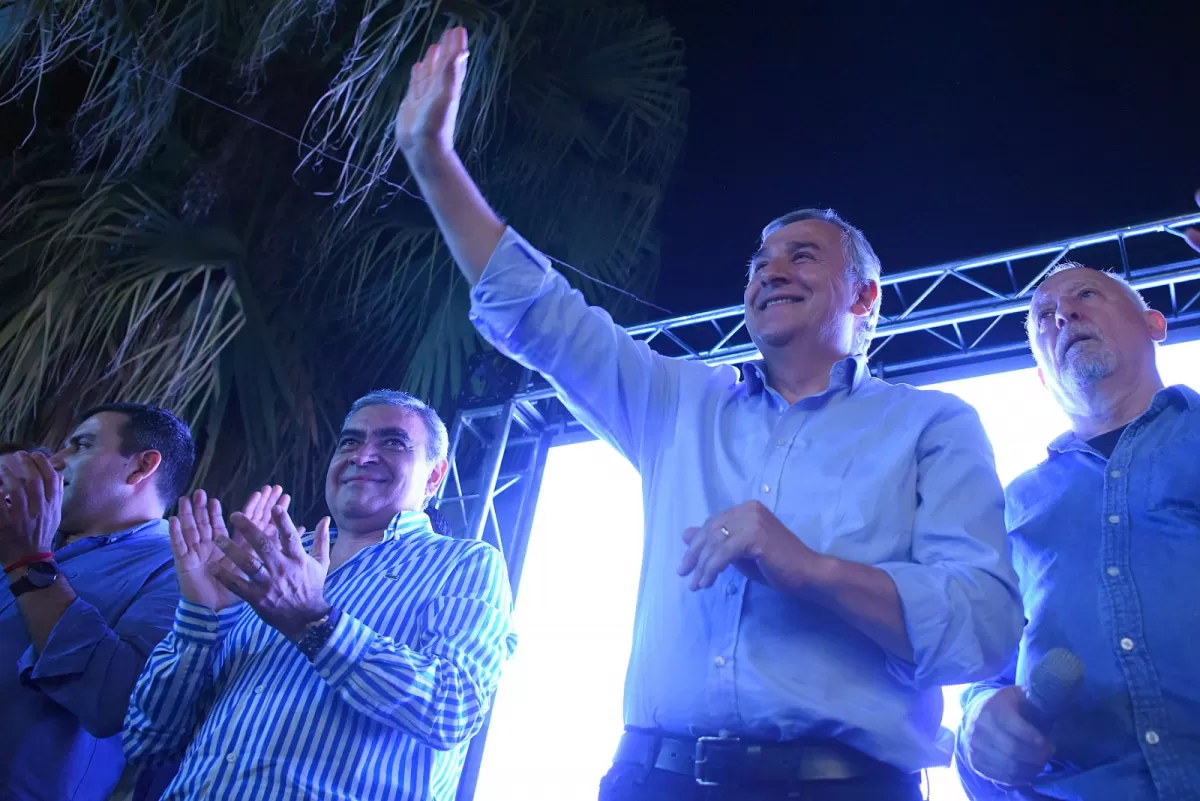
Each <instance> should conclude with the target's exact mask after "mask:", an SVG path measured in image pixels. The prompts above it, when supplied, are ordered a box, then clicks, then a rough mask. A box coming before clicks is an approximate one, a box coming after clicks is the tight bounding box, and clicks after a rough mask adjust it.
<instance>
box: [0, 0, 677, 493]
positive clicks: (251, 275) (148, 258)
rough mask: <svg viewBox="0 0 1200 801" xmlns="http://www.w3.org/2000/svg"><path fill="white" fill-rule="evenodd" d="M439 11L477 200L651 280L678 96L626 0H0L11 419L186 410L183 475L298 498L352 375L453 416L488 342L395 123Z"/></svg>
mask: <svg viewBox="0 0 1200 801" xmlns="http://www.w3.org/2000/svg"><path fill="white" fill-rule="evenodd" d="M449 24H464V25H466V26H467V28H468V29H469V30H470V32H471V41H472V44H471V50H472V58H471V73H470V75H469V76H468V79H467V83H468V85H467V88H466V97H465V99H464V104H463V112H462V114H463V118H464V122H463V124H462V125H460V128H461V129H462V133H461V140H460V142H459V149H460V151H461V152H462V153H463V154H464V157H465V158H466V160H467V161H468V164H469V167H470V168H471V170H472V172H473V173H474V174H475V175H476V176H478V178H479V180H480V182H481V184H482V185H483V188H484V190H485V191H486V192H487V194H488V196H489V197H490V198H492V199H493V201H494V202H495V204H496V205H497V207H498V208H500V209H503V210H504V211H505V213H506V214H509V215H511V219H512V221H513V223H514V224H515V225H517V226H519V227H520V228H521V229H522V230H523V231H525V232H526V233H527V234H528V235H529V236H531V237H532V238H534V239H535V240H536V241H537V242H539V243H540V244H542V245H544V246H545V247H546V249H547V250H548V251H549V252H551V253H554V254H556V255H557V256H560V257H561V258H563V259H564V260H566V261H568V262H570V263H572V264H581V265H585V266H586V267H587V269H588V270H589V272H591V273H592V274H593V275H595V276H597V277H599V278H601V279H603V280H604V281H606V282H608V283H610V284H613V285H616V286H619V287H623V288H625V289H626V290H629V291H632V292H635V293H645V292H648V291H649V290H650V289H652V287H653V281H654V277H655V273H656V264H657V246H656V237H655V230H654V220H655V215H656V212H657V210H658V206H659V203H660V201H661V197H662V192H663V188H664V184H665V182H666V180H667V178H668V176H669V174H670V171H671V169H672V165H673V163H674V160H675V157H676V154H677V153H678V150H679V148H680V145H681V141H682V136H683V130H684V117H685V113H686V99H687V98H686V93H685V91H684V90H683V89H682V87H681V80H682V75H683V67H682V46H681V44H680V42H679V41H678V39H677V38H676V37H675V36H674V35H673V33H672V31H671V28H670V26H669V25H668V24H667V23H666V22H664V21H663V20H661V19H656V18H653V17H651V16H650V15H649V14H648V12H647V11H646V9H645V8H644V6H643V4H642V3H639V2H635V1H634V0H539V1H538V2H533V1H532V0H530V1H529V2H517V0H495V1H494V2H487V1H486V0H457V2H451V1H449V0H447V1H446V2H433V3H429V2H421V1H419V0H357V2H343V3H335V2H333V0H257V1H253V2H252V1H249V0H236V1H235V0H124V2H111V0H110V1H108V2H104V1H102V0H0V70H2V72H0V77H2V79H3V83H0V93H2V96H0V101H3V105H0V112H3V124H2V125H0V138H3V140H4V141H3V145H4V146H5V147H4V150H3V151H0V152H5V153H9V152H11V153H12V156H11V157H10V158H8V159H6V160H5V161H4V162H3V168H2V169H0V202H2V203H3V206H2V207H0V438H33V439H37V440H40V441H46V442H53V441H57V440H59V439H60V438H61V437H62V436H64V435H65V433H66V431H67V428H68V426H69V425H70V421H71V419H72V417H73V416H74V415H75V414H76V413H78V412H79V411H80V410H81V408H82V407H84V406H87V405H89V404H92V403H95V402H98V401H102V400H108V399H114V398H120V399H124V400H140V401H144V402H152V403H157V404H160V405H163V406H166V407H168V408H171V409H173V410H175V411H176V412H177V413H179V414H180V415H182V416H183V417H184V418H185V419H187V420H189V421H190V422H191V423H192V425H193V429H194V430H195V431H196V432H197V436H198V440H199V445H200V459H199V462H198V469H197V472H196V476H195V479H194V481H195V482H196V483H197V484H203V485H205V486H206V487H208V488H210V489H211V490H213V491H216V492H220V493H223V494H226V493H227V494H228V496H229V497H232V496H234V495H240V494H241V493H243V492H245V491H246V490H247V489H248V488H249V487H250V486H251V485H254V484H257V483H261V482H263V481H265V480H268V479H272V480H280V481H286V482H287V485H288V486H289V488H290V489H292V490H293V491H294V492H293V494H294V495H295V496H296V501H297V505H298V506H297V508H302V509H310V508H312V507H314V506H316V505H319V503H320V499H319V495H320V491H319V488H320V487H321V484H322V479H321V477H322V476H323V473H324V465H325V462H326V459H327V457H328V453H329V452H330V450H331V448H332V441H333V437H334V435H335V434H336V430H337V426H338V424H339V423H340V419H341V415H342V413H343V412H344V410H345V409H346V407H347V406H348V404H349V402H350V400H352V399H353V398H354V397H355V396H357V395H358V394H360V393H361V392H362V391H364V390H366V389H369V388H372V387H378V386H403V387H405V388H407V389H409V390H410V391H413V392H415V393H418V394H420V395H424V396H426V397H429V398H431V399H432V400H433V401H434V402H435V404H436V405H438V406H439V407H440V408H441V409H443V410H444V411H445V410H447V409H448V407H449V406H450V405H451V404H453V403H454V402H455V400H456V398H457V397H458V395H459V392H460V389H461V386H462V380H463V377H464V375H466V373H467V366H468V362H469V360H470V359H471V358H472V357H473V356H474V355H475V354H476V353H477V351H478V350H479V349H480V348H481V347H482V346H481V345H480V342H479V340H478V339H477V338H476V336H475V335H474V333H473V332H472V331H471V329H470V326H469V323H468V320H467V315H466V309H467V305H468V300H467V294H466V289H465V287H464V286H463V285H462V283H461V281H459V280H458V278H457V273H456V271H455V270H454V269H453V265H452V262H451V261H450V259H449V256H448V253H447V252H446V250H445V248H444V247H443V246H442V243H441V241H440V239H439V236H438V234H437V231H436V228H435V226H434V224H433V220H432V218H431V217H430V216H429V214H428V212H427V210H426V208H425V207H424V204H423V203H422V202H421V201H420V200H419V199H416V198H414V197H411V196H410V195H409V189H408V185H409V184H410V182H409V180H408V178H409V176H408V175H407V172H406V169H405V166H404V164H403V160H402V159H399V158H398V157H397V153H396V150H395V147H394V143H393V140H392V134H391V122H392V118H393V115H394V112H395V109H396V107H397V106H398V105H399V101H400V98H401V97H402V94H403V91H404V89H405V86H406V82H407V76H408V71H409V67H410V66H411V65H412V63H413V62H414V61H415V60H416V59H417V58H418V57H419V56H420V54H421V53H422V52H423V51H424V48H425V47H426V45H427V44H428V43H429V42H430V41H432V40H434V39H436V38H437V36H438V35H439V34H440V32H441V30H442V29H444V27H446V26H447V25H449ZM579 286H580V289H582V290H583V291H584V292H585V294H587V295H588V296H589V299H591V300H593V301H598V302H604V303H606V304H608V305H609V306H610V307H615V308H616V309H618V310H619V311H620V310H623V311H624V312H625V313H629V312H632V311H634V309H632V308H630V307H629V306H628V305H624V306H623V305H622V304H621V303H619V302H617V301H619V300H620V298H619V297H618V296H616V295H611V294H608V291H607V290H606V289H605V288H604V287H603V286H601V285H599V284H596V283H592V282H588V281H582V282H580V284H579Z"/></svg>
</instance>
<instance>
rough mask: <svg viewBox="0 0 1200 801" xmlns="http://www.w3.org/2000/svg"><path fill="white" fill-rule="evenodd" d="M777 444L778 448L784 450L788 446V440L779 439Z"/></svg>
mask: <svg viewBox="0 0 1200 801" xmlns="http://www.w3.org/2000/svg"><path fill="white" fill-rule="evenodd" d="M775 444H776V445H777V446H778V447H780V448H782V447H783V446H784V445H787V440H784V439H777V440H775Z"/></svg>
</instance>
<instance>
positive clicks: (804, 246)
mask: <svg viewBox="0 0 1200 801" xmlns="http://www.w3.org/2000/svg"><path fill="white" fill-rule="evenodd" d="M770 249H771V248H769V247H767V246H766V245H763V246H762V247H760V248H759V249H758V250H756V251H754V255H753V256H751V257H750V266H754V263H755V262H756V261H758V260H759V258H761V257H762V256H764V255H765V254H766V253H767V251H769V250H770ZM783 250H784V251H785V252H787V253H788V254H792V253H795V252H796V251H798V250H815V251H817V252H818V253H820V252H821V246H820V245H818V244H817V243H816V242H803V241H797V240H795V239H789V240H788V241H787V242H784V243H783Z"/></svg>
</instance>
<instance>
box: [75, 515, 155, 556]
mask: <svg viewBox="0 0 1200 801" xmlns="http://www.w3.org/2000/svg"><path fill="white" fill-rule="evenodd" d="M168 533H169V531H168V528H167V521H166V520H163V519H162V518H159V519H158V520H147V521H146V522H145V523H138V524H137V525H136V526H130V527H129V528H126V529H122V530H120V531H114V532H113V533H112V534H96V535H95V536H92V537H84V538H83V539H81V540H76V541H75V542H72V543H71V544H70V545H66V546H63V547H64V548H70V549H72V551H75V550H91V549H92V548H97V547H99V546H101V545H111V544H112V543H114V542H119V541H121V540H124V539H130V538H134V537H142V536H162V537H165V536H167V535H168ZM76 546H78V547H76Z"/></svg>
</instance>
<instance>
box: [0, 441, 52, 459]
mask: <svg viewBox="0 0 1200 801" xmlns="http://www.w3.org/2000/svg"><path fill="white" fill-rule="evenodd" d="M21 451H25V452H26V453H40V454H43V455H45V456H52V455H53V453H52V452H51V450H50V449H49V448H47V447H46V446H44V445H26V444H24V443H22V442H5V443H3V444H0V456H7V455H8V454H10V453H19V452H21Z"/></svg>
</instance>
